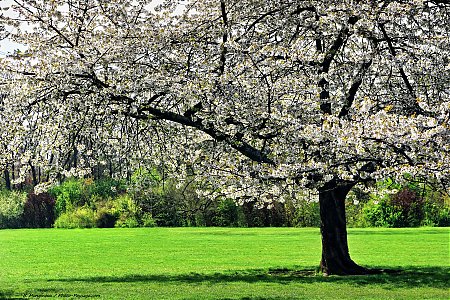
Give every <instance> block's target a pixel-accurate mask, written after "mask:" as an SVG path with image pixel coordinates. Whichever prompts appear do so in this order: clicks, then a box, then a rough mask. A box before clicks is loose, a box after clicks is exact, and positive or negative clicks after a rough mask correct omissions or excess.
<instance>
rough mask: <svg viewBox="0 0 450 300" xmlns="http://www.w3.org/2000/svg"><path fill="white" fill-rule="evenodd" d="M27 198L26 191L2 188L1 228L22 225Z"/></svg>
mask: <svg viewBox="0 0 450 300" xmlns="http://www.w3.org/2000/svg"><path fill="white" fill-rule="evenodd" d="M26 200H27V194H26V193H24V192H18V191H7V190H0V228H17V227H20V225H21V217H22V213H23V208H24V204H25V201H26Z"/></svg>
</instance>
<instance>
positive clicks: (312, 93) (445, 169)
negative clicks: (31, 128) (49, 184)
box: [2, 0, 450, 274]
mask: <svg viewBox="0 0 450 300" xmlns="http://www.w3.org/2000/svg"><path fill="white" fill-rule="evenodd" d="M14 3H15V5H14V6H13V7H12V8H11V9H14V10H15V11H16V12H18V13H20V16H21V17H20V20H24V21H26V22H28V23H29V24H32V29H29V30H28V32H24V31H23V30H19V29H18V30H17V33H15V34H14V39H15V40H16V41H18V42H21V43H23V44H26V45H28V47H29V50H28V57H27V58H24V57H22V58H21V59H13V58H10V59H8V60H6V61H3V63H2V72H4V73H12V74H14V80H5V82H4V85H3V86H2V87H3V88H5V87H6V88H7V89H9V91H10V95H11V97H10V99H14V100H11V101H9V102H8V103H7V106H8V109H9V110H10V112H11V114H9V115H11V116H22V117H21V118H25V119H26V120H27V122H29V123H36V124H39V144H38V146H33V147H34V148H35V149H39V150H38V151H39V153H41V154H40V156H39V155H38V156H37V157H42V156H45V155H48V154H53V155H54V157H55V159H54V162H53V165H56V166H58V167H57V168H55V171H57V172H62V170H64V168H63V166H65V165H64V161H65V159H66V158H65V156H64V155H60V153H61V151H63V152H64V151H66V153H67V152H68V151H69V152H70V151H74V150H73V149H76V153H77V157H78V158H77V163H76V165H72V166H71V168H70V171H69V173H70V174H78V175H83V174H84V172H87V171H88V169H85V168H89V167H90V166H91V165H92V164H93V163H94V162H95V158H96V157H99V154H100V153H105V151H109V152H110V153H114V156H115V157H117V159H119V160H121V161H123V162H124V164H123V165H124V166H125V168H124V169H129V168H131V169H132V168H133V167H137V166H138V165H139V164H146V163H149V162H151V163H152V164H154V165H164V169H165V170H166V171H167V172H171V173H173V174H176V175H177V176H178V177H179V178H186V176H187V175H189V176H192V175H195V176H196V177H197V178H199V180H202V181H203V180H204V179H205V178H207V179H208V180H209V182H210V190H212V191H214V192H212V193H211V192H209V191H208V195H202V196H210V197H212V198H214V197H217V195H218V194H226V195H227V196H228V197H233V198H234V199H236V200H237V201H240V202H241V203H243V202H246V201H254V200H257V201H259V202H260V203H261V205H264V203H270V202H271V201H272V200H273V199H283V196H284V195H295V194H296V193H298V191H301V190H303V189H305V188H308V189H313V190H315V191H316V192H317V193H318V194H319V203H320V214H321V233H322V246H323V247H322V261H321V268H322V270H323V272H324V273H327V274H364V273H367V272H369V270H367V269H365V268H363V267H361V266H358V265H357V264H356V263H354V262H353V261H352V260H351V258H350V255H349V251H348V245H347V234H346V226H345V201H344V200H345V197H346V195H347V194H348V192H349V191H350V190H351V188H352V187H353V186H355V185H356V184H358V183H367V182H370V181H372V180H376V179H380V178H384V177H386V176H394V177H399V179H401V175H402V174H404V173H408V174H410V175H412V176H425V175H426V176H434V177H435V178H436V180H437V181H438V182H440V183H441V184H442V185H443V186H444V188H447V189H448V180H449V170H450V168H449V162H450V157H449V150H450V146H449V145H450V144H449V143H448V140H449V133H450V132H449V124H448V122H449V117H450V101H449V82H450V80H449V79H450V78H449V77H450V75H449V74H450V72H449V68H450V65H449V49H450V35H449V33H450V30H449V29H450V21H449V20H450V16H449V9H450V5H449V4H448V3H447V1H438V0H435V1H431V0H430V1H419V0H414V1H413V0H412V1H395V0H386V1H365V2H363V1H301V2H299V1H294V0H283V1H259V0H247V1H233V0H230V1H225V0H222V1H217V0H204V1H186V2H184V3H185V4H183V5H182V6H180V5H178V1H164V3H163V4H162V5H160V6H158V7H157V8H156V11H154V10H153V9H151V8H150V6H149V5H148V2H147V1H122V0H117V1H113V2H111V1H103V0H79V1H74V0H64V1H63V0H55V1H39V0H34V1H23V0H15V1H14ZM10 21H11V22H12V23H15V25H16V27H17V28H20V21H15V22H14V21H13V20H10ZM5 85H6V86H5ZM17 134H18V133H17ZM85 140H89V141H90V143H88V146H86V143H83V142H80V141H85ZM116 171H117V172H120V171H122V173H123V172H124V170H116ZM66 172H67V171H66Z"/></svg>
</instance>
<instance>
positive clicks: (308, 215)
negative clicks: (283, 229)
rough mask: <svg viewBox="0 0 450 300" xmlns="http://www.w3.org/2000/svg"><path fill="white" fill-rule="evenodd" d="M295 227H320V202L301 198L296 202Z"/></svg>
mask: <svg viewBox="0 0 450 300" xmlns="http://www.w3.org/2000/svg"><path fill="white" fill-rule="evenodd" d="M293 222H294V226H295V227H319V226H320V210H319V202H314V201H312V202H309V201H306V200H299V201H297V202H296V203H295V216H294V220H293Z"/></svg>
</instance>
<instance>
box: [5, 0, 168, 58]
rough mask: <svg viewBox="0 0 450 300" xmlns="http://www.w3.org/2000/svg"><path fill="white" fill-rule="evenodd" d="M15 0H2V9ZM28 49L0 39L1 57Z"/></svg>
mask: <svg viewBox="0 0 450 300" xmlns="http://www.w3.org/2000/svg"><path fill="white" fill-rule="evenodd" d="M162 1H163V0H153V1H151V4H150V7H155V6H156V5H158V4H160V3H161V2H162ZM13 3H14V1H13V0H0V9H1V8H3V7H7V6H10V5H11V4H13ZM4 13H5V14H6V15H8V11H6V12H4ZM9 15H11V13H9ZM17 49H18V50H21V51H24V50H26V46H24V45H22V44H18V43H15V42H13V41H11V40H9V39H4V40H2V41H0V57H4V56H5V55H6V54H7V53H11V52H13V51H14V50H17Z"/></svg>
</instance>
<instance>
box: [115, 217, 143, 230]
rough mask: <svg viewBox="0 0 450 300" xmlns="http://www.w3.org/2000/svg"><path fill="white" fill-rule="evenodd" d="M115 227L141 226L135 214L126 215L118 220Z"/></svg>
mask: <svg viewBox="0 0 450 300" xmlns="http://www.w3.org/2000/svg"><path fill="white" fill-rule="evenodd" d="M115 227H120V228H136V227H140V224H139V220H138V219H137V217H135V216H126V217H124V218H120V219H119V220H117V222H116V224H115Z"/></svg>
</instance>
